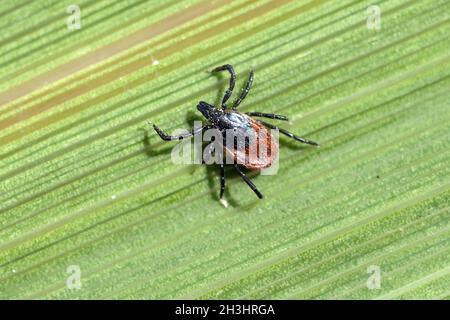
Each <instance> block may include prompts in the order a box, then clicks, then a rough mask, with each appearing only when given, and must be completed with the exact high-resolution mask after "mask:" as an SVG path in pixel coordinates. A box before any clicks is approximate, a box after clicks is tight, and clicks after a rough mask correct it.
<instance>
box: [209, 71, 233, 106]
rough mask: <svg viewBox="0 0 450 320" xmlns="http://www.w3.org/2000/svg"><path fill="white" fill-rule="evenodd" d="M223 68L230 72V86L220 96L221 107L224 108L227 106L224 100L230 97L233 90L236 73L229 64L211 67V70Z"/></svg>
mask: <svg viewBox="0 0 450 320" xmlns="http://www.w3.org/2000/svg"><path fill="white" fill-rule="evenodd" d="M224 70H227V71H228V72H229V73H230V86H229V88H228V90H227V91H226V92H225V95H224V96H223V98H222V109H224V110H225V109H226V108H227V106H226V102H227V101H228V99H229V98H230V97H231V93H232V92H233V89H234V84H235V82H236V74H235V73H234V69H233V66H232V65H231V64H225V65H223V66H220V67H217V68H215V69H213V70H212V71H211V72H218V71H224Z"/></svg>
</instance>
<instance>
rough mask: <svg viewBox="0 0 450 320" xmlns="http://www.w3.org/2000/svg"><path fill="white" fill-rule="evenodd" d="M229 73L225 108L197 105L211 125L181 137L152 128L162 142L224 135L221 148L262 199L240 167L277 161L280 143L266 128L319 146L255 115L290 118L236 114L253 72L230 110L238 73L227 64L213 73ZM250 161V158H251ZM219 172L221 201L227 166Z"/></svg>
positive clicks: (252, 167) (222, 167)
mask: <svg viewBox="0 0 450 320" xmlns="http://www.w3.org/2000/svg"><path fill="white" fill-rule="evenodd" d="M223 70H227V71H228V72H229V73H230V75H231V78H230V85H229V88H228V90H227V91H226V92H225V95H224V97H223V99H222V109H218V108H215V107H214V106H212V105H210V104H208V103H206V102H203V101H201V102H200V103H199V104H198V105H197V109H198V110H199V111H200V112H201V113H202V114H203V115H204V116H205V118H206V119H208V120H209V121H210V124H208V125H206V126H204V127H202V128H198V129H193V130H192V131H191V132H189V133H186V134H183V135H180V136H169V135H166V134H165V133H164V132H163V131H162V130H161V129H159V128H158V127H157V126H155V125H154V126H153V127H154V129H155V130H156V132H157V133H158V134H159V136H160V137H161V138H162V139H163V140H169V141H170V140H179V139H183V138H187V137H191V136H193V135H195V134H198V133H200V132H202V131H203V130H204V129H212V128H215V129H217V130H219V131H220V132H221V133H222V136H223V141H222V142H223V143H222V146H223V148H224V151H225V154H227V155H228V156H229V157H231V158H232V159H233V160H234V167H235V169H236V171H237V172H238V173H239V175H240V176H241V177H242V178H243V179H244V181H245V182H246V183H247V184H248V186H249V187H250V188H251V189H252V190H253V191H254V192H255V193H256V195H257V196H258V197H259V198H262V197H263V196H262V194H261V193H260V192H259V191H258V189H257V188H256V186H255V185H254V184H253V182H251V180H250V179H249V178H248V177H247V176H246V175H245V174H244V173H243V172H242V171H241V170H240V168H239V166H238V164H239V165H242V166H243V167H245V168H247V169H249V170H258V169H264V168H267V167H270V166H271V164H272V163H273V161H274V159H275V158H276V156H277V153H278V144H277V142H276V140H275V139H274V137H273V135H272V134H271V133H270V132H269V130H267V128H266V127H268V128H270V129H275V130H279V132H281V133H282V134H285V135H287V136H289V137H291V138H293V139H295V140H297V141H300V142H303V143H307V144H311V145H315V146H318V144H317V143H316V142H313V141H309V140H306V139H303V138H300V137H298V136H295V135H293V134H292V133H290V132H288V131H286V130H284V129H280V128H278V127H276V126H274V125H272V124H270V123H267V122H264V121H261V120H255V119H253V118H252V116H255V117H265V118H270V119H278V120H287V117H285V116H282V115H276V114H267V113H261V112H248V113H245V114H244V113H240V112H239V111H237V110H236V109H237V107H238V106H239V104H240V103H241V102H242V100H244V99H245V97H246V96H247V93H248V92H249V91H250V88H251V86H252V83H253V70H251V71H250V77H249V80H248V82H247V85H246V87H245V89H244V91H243V92H242V94H241V96H240V97H239V98H238V99H236V100H235V101H234V103H233V106H232V108H231V110H230V109H228V108H227V106H226V102H227V100H228V99H229V98H230V96H231V93H232V91H233V89H234V84H235V79H236V77H235V74H234V70H233V67H232V66H231V65H224V66H221V67H217V68H215V69H214V70H213V72H216V71H223ZM229 130H232V131H233V132H234V135H235V136H236V137H237V138H236V140H235V141H236V142H234V147H230V146H229V144H227V143H226V142H225V141H226V137H227V136H226V134H227V131H229ZM240 137H245V139H239V138H240ZM261 149H265V151H266V152H265V153H263V156H257V157H249V155H250V154H252V152H250V151H251V150H252V151H253V150H256V151H257V153H258V154H259V151H260V150H261ZM249 158H250V159H249ZM220 173H221V188H220V198H221V199H222V197H223V195H224V190H225V171H224V164H223V163H222V164H220Z"/></svg>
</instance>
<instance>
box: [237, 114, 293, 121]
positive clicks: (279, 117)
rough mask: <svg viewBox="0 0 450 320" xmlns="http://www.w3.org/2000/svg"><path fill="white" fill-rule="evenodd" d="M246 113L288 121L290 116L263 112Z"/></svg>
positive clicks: (252, 115)
mask: <svg viewBox="0 0 450 320" xmlns="http://www.w3.org/2000/svg"><path fill="white" fill-rule="evenodd" d="M245 114H246V115H248V116H251V117H263V118H269V119H276V120H285V121H288V117H286V116H282V115H281V114H273V113H263V112H246V113H245Z"/></svg>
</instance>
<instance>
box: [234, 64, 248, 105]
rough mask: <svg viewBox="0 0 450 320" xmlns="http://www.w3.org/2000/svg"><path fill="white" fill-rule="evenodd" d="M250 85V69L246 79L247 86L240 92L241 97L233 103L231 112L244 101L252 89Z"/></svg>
mask: <svg viewBox="0 0 450 320" xmlns="http://www.w3.org/2000/svg"><path fill="white" fill-rule="evenodd" d="M252 84H253V69H250V75H249V77H248V81H247V85H246V86H245V89H244V91H242V93H241V96H240V97H239V98H237V99H236V100H235V101H234V103H233V110H235V109H236V108H237V107H238V106H239V105H240V104H241V102H242V101H243V100H244V99H245V97H246V96H247V94H248V92H249V91H250V88H251V87H252Z"/></svg>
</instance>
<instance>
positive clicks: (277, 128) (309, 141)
mask: <svg viewBox="0 0 450 320" xmlns="http://www.w3.org/2000/svg"><path fill="white" fill-rule="evenodd" d="M258 121H259V122H260V123H262V124H263V125H265V126H266V127H269V128H271V129H275V130H279V131H280V132H281V133H282V134H284V135H287V136H288V137H289V138H292V139H294V140H297V141H300V142H302V143H306V144H310V145H313V146H319V144H318V143H317V142H314V141H311V140H306V139H304V138H301V137H298V136H296V135H295V134H293V133H290V132H289V131H287V130H284V129H281V128H279V127H277V126H274V125H273V124H271V123H268V122H264V121H261V120H258Z"/></svg>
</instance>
